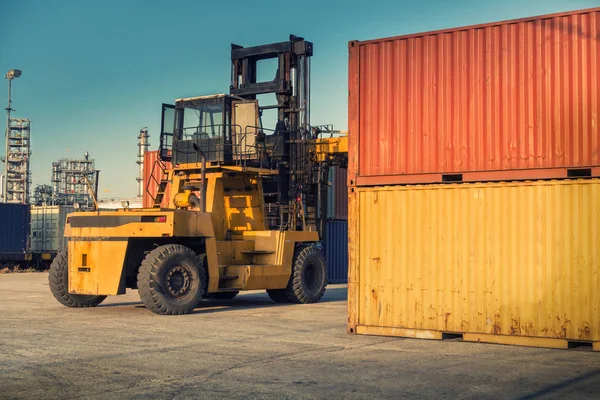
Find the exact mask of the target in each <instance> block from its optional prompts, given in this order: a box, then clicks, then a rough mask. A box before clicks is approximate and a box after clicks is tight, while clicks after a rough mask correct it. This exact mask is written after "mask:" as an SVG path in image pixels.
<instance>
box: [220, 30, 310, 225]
mask: <svg viewBox="0 0 600 400" xmlns="http://www.w3.org/2000/svg"><path fill="white" fill-rule="evenodd" d="M312 55H313V44H312V43H311V42H308V41H305V40H304V39H303V38H301V37H298V36H294V35H290V38H289V41H286V42H279V43H272V44H267V45H262V46H254V47H242V46H238V45H235V44H232V46H231V86H230V94H231V95H235V96H239V97H242V98H244V99H248V100H254V99H256V96H257V95H260V94H270V93H272V94H275V97H276V99H277V104H270V105H259V110H260V112H262V110H266V109H277V124H276V126H275V130H274V131H273V132H272V137H271V138H269V137H268V135H265V136H266V138H265V141H266V143H267V144H269V143H271V144H273V147H274V150H275V151H274V152H273V153H272V157H271V161H272V163H274V164H275V165H273V167H274V168H276V169H277V171H278V174H277V176H276V178H267V179H265V180H264V187H265V194H266V196H265V198H266V202H265V203H266V207H267V209H275V210H276V212H277V213H278V214H279V215H278V218H273V219H272V220H278V223H276V225H278V226H279V228H280V229H291V230H296V229H303V228H304V226H305V225H306V222H307V221H306V219H305V218H304V216H305V215H306V211H307V210H306V209H305V208H306V207H311V208H314V207H315V206H316V204H307V200H309V199H307V198H306V197H307V195H310V194H311V193H314V192H312V191H311V188H309V187H308V185H309V184H310V182H309V179H310V177H309V175H310V174H309V171H308V169H309V168H308V164H309V154H308V148H307V146H306V140H307V139H309V135H310V57H311V56H312ZM266 59H277V70H276V71H275V76H274V77H273V80H271V81H267V82H257V63H258V62H259V61H261V60H266ZM268 132H269V130H267V129H263V133H268ZM309 197H312V196H309ZM311 202H312V201H309V202H308V203H311ZM275 217H277V216H275ZM274 225H275V224H274ZM272 227H274V226H272Z"/></svg>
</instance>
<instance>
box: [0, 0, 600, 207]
mask: <svg viewBox="0 0 600 400" xmlns="http://www.w3.org/2000/svg"><path fill="white" fill-rule="evenodd" d="M292 4H293V3H291V2H284V1H271V0H255V1H240V0H229V1H222V2H221V1H210V2H209V1H201V0H196V1H183V0H179V1H176V2H166V1H158V0H147V1H142V0H120V1H115V0H103V1H91V0H79V1H66V0H51V1H43V0H36V1H34V0H19V1H14V0H0V18H1V20H0V73H1V74H2V75H4V73H5V72H6V71H7V70H9V69H12V68H17V69H21V70H22V71H23V76H22V77H21V78H19V79H17V80H15V81H13V108H15V109H16V110H17V112H16V113H14V114H13V115H14V116H17V117H26V118H30V119H31V120H32V137H33V138H32V150H33V156H32V161H31V165H32V173H33V183H34V185H37V184H42V183H49V181H50V174H51V163H52V161H55V160H56V159H58V158H62V157H80V156H82V155H83V153H84V152H85V151H89V152H90V154H91V156H92V157H93V158H95V159H96V166H97V168H98V169H100V170H101V171H102V172H101V173H100V197H121V196H134V195H135V193H136V182H135V177H136V174H137V166H136V164H135V161H136V151H137V139H136V136H137V134H138V132H139V130H140V128H142V127H144V126H147V127H148V128H149V131H150V141H151V144H152V148H153V149H154V148H157V146H158V134H159V130H160V107H161V103H172V102H173V100H174V99H175V98H179V97H185V96H195V95H203V94H211V93H226V92H227V91H228V88H229V76H230V60H229V57H230V44H231V43H237V44H240V45H242V46H254V45H259V44H264V43H270V42H278V41H284V40H287V38H288V35H289V34H290V33H293V34H295V35H298V36H303V37H305V38H306V39H307V40H310V41H312V42H313V43H314V56H313V58H312V94H311V95H312V106H311V107H312V110H311V118H312V123H313V124H327V123H332V124H334V126H335V127H336V128H338V129H346V128H347V122H346V117H347V110H346V107H347V81H346V79H347V44H348V41H350V40H368V39H374V38H378V37H386V36H395V35H402V34H407V33H414V32H423V31H428V30H434V29H443V28H451V27H456V26H463V25H471V24H478V23H485V22H490V21H499V20H505V19H513V18H521V17H527V16H532V15H540V14H547V13H554V12H560V11H568V10H574V9H582V8H590V7H595V6H598V5H599V2H598V0H562V1H558V0H518V1H515V0H503V1H496V0H490V1H475V0H454V1H453V0H446V1H439V0H426V1H403V0H395V1H393V0H392V1H378V0H369V1H352V0H347V1H337V0H336V1H327V0H320V1H313V0H304V1H302V2H299V3H297V2H296V3H295V4H297V8H294V7H292ZM6 88H7V85H6V81H2V88H1V90H0V105H1V108H2V109H4V108H5V107H6V97H5V93H6ZM3 118H5V117H3ZM2 120H3V119H0V121H2ZM3 124H4V122H3ZM2 126H3V125H2ZM1 148H2V149H3V148H4V146H2V147H1ZM0 153H4V151H3V150H2V151H0ZM32 188H33V187H32Z"/></svg>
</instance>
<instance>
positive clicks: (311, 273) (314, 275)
mask: <svg viewBox="0 0 600 400" xmlns="http://www.w3.org/2000/svg"><path fill="white" fill-rule="evenodd" d="M304 282H305V285H306V288H307V289H314V288H315V287H316V286H317V285H318V283H319V273H318V271H317V267H316V266H315V265H314V264H308V265H307V266H306V268H305V269H304Z"/></svg>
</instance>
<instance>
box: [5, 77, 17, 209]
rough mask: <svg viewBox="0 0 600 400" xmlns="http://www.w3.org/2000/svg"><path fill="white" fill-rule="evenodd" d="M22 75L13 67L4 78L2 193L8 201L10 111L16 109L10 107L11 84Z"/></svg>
mask: <svg viewBox="0 0 600 400" xmlns="http://www.w3.org/2000/svg"><path fill="white" fill-rule="evenodd" d="M20 76H21V71H20V70H18V69H11V70H10V71H8V72H7V73H6V75H5V76H4V79H8V107H6V153H5V156H4V187H3V188H2V193H4V202H5V203H8V150H9V146H8V138H9V133H10V112H11V111H14V110H13V109H12V108H11V107H10V86H11V83H12V80H13V79H15V78H18V77H20Z"/></svg>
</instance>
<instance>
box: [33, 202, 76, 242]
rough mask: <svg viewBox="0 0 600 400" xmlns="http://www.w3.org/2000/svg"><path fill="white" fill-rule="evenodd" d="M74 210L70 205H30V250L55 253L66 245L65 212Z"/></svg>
mask: <svg viewBox="0 0 600 400" xmlns="http://www.w3.org/2000/svg"><path fill="white" fill-rule="evenodd" d="M72 212H75V208H74V207H72V206H32V207H31V239H30V243H31V246H30V248H31V251H32V252H35V253H56V252H58V251H59V250H61V249H63V248H65V247H66V246H67V239H66V238H65V237H64V234H65V223H66V221H67V214H69V213H72Z"/></svg>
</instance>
